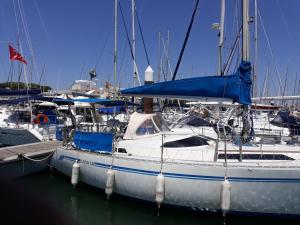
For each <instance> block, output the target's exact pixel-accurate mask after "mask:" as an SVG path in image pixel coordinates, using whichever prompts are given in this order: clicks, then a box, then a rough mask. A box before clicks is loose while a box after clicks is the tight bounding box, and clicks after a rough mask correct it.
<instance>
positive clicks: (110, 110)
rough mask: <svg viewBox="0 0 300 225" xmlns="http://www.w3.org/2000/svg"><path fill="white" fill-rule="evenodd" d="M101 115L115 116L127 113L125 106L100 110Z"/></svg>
mask: <svg viewBox="0 0 300 225" xmlns="http://www.w3.org/2000/svg"><path fill="white" fill-rule="evenodd" d="M98 110H99V112H100V113H106V114H113V113H115V112H116V113H120V112H126V109H125V107H124V106H113V107H104V108H98Z"/></svg>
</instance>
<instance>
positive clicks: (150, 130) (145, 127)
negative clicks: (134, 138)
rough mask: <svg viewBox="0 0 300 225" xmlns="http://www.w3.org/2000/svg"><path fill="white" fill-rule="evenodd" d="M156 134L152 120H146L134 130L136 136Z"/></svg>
mask: <svg viewBox="0 0 300 225" xmlns="http://www.w3.org/2000/svg"><path fill="white" fill-rule="evenodd" d="M157 132H158V130H156V128H155V126H154V124H153V122H152V120H151V119H147V120H145V121H144V122H143V123H142V124H141V125H140V126H139V128H138V129H137V130H136V135H146V134H155V133H157Z"/></svg>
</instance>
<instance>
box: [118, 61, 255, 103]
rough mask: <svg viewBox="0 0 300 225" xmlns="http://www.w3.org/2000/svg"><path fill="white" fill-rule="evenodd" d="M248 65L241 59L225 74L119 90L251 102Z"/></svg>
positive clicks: (129, 92) (122, 92)
mask: <svg viewBox="0 0 300 225" xmlns="http://www.w3.org/2000/svg"><path fill="white" fill-rule="evenodd" d="M251 83H252V82H251V64H250V62H246V61H243V62H241V64H240V66H239V68H238V70H237V72H236V73H235V74H233V75H227V76H206V77H196V78H188V79H182V80H174V81H166V82H161V83H154V84H150V85H143V86H140V87H135V88H129V89H125V90H123V91H121V94H122V95H126V96H142V97H143V96H144V97H158V98H168V97H169V98H180V97H184V98H197V97H211V98H229V99H232V100H233V101H234V102H238V103H241V104H245V105H249V104H251V95H250V93H251Z"/></svg>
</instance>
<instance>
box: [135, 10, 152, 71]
mask: <svg viewBox="0 0 300 225" xmlns="http://www.w3.org/2000/svg"><path fill="white" fill-rule="evenodd" d="M134 11H135V15H136V19H137V22H138V27H139V31H140V34H141V38H142V42H143V46H144V51H145V55H146V58H147V63H148V66H150V61H149V56H148V52H147V48H146V43H145V39H144V34H143V31H142V27H141V24H140V19H139V16H138V13H137V10H136V7H135V9H134Z"/></svg>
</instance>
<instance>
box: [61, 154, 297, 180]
mask: <svg viewBox="0 0 300 225" xmlns="http://www.w3.org/2000/svg"><path fill="white" fill-rule="evenodd" d="M58 160H68V161H73V162H75V161H76V160H78V162H80V161H81V160H80V159H77V158H74V157H70V156H66V155H60V157H59V159H58ZM90 164H91V165H93V166H96V167H101V168H107V169H108V168H110V165H109V164H104V163H98V162H91V163H90ZM112 169H114V170H117V171H122V172H128V173H136V174H144V175H149V176H157V175H158V174H159V172H158V171H151V170H141V169H135V168H129V167H122V166H112ZM163 174H164V175H165V176H166V177H170V178H179V179H193V180H211V181H223V180H224V177H223V176H203V175H192V174H180V173H167V172H166V173H163ZM228 180H229V181H231V182H269V183H271V182H277V183H300V179H290V178H250V177H228Z"/></svg>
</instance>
